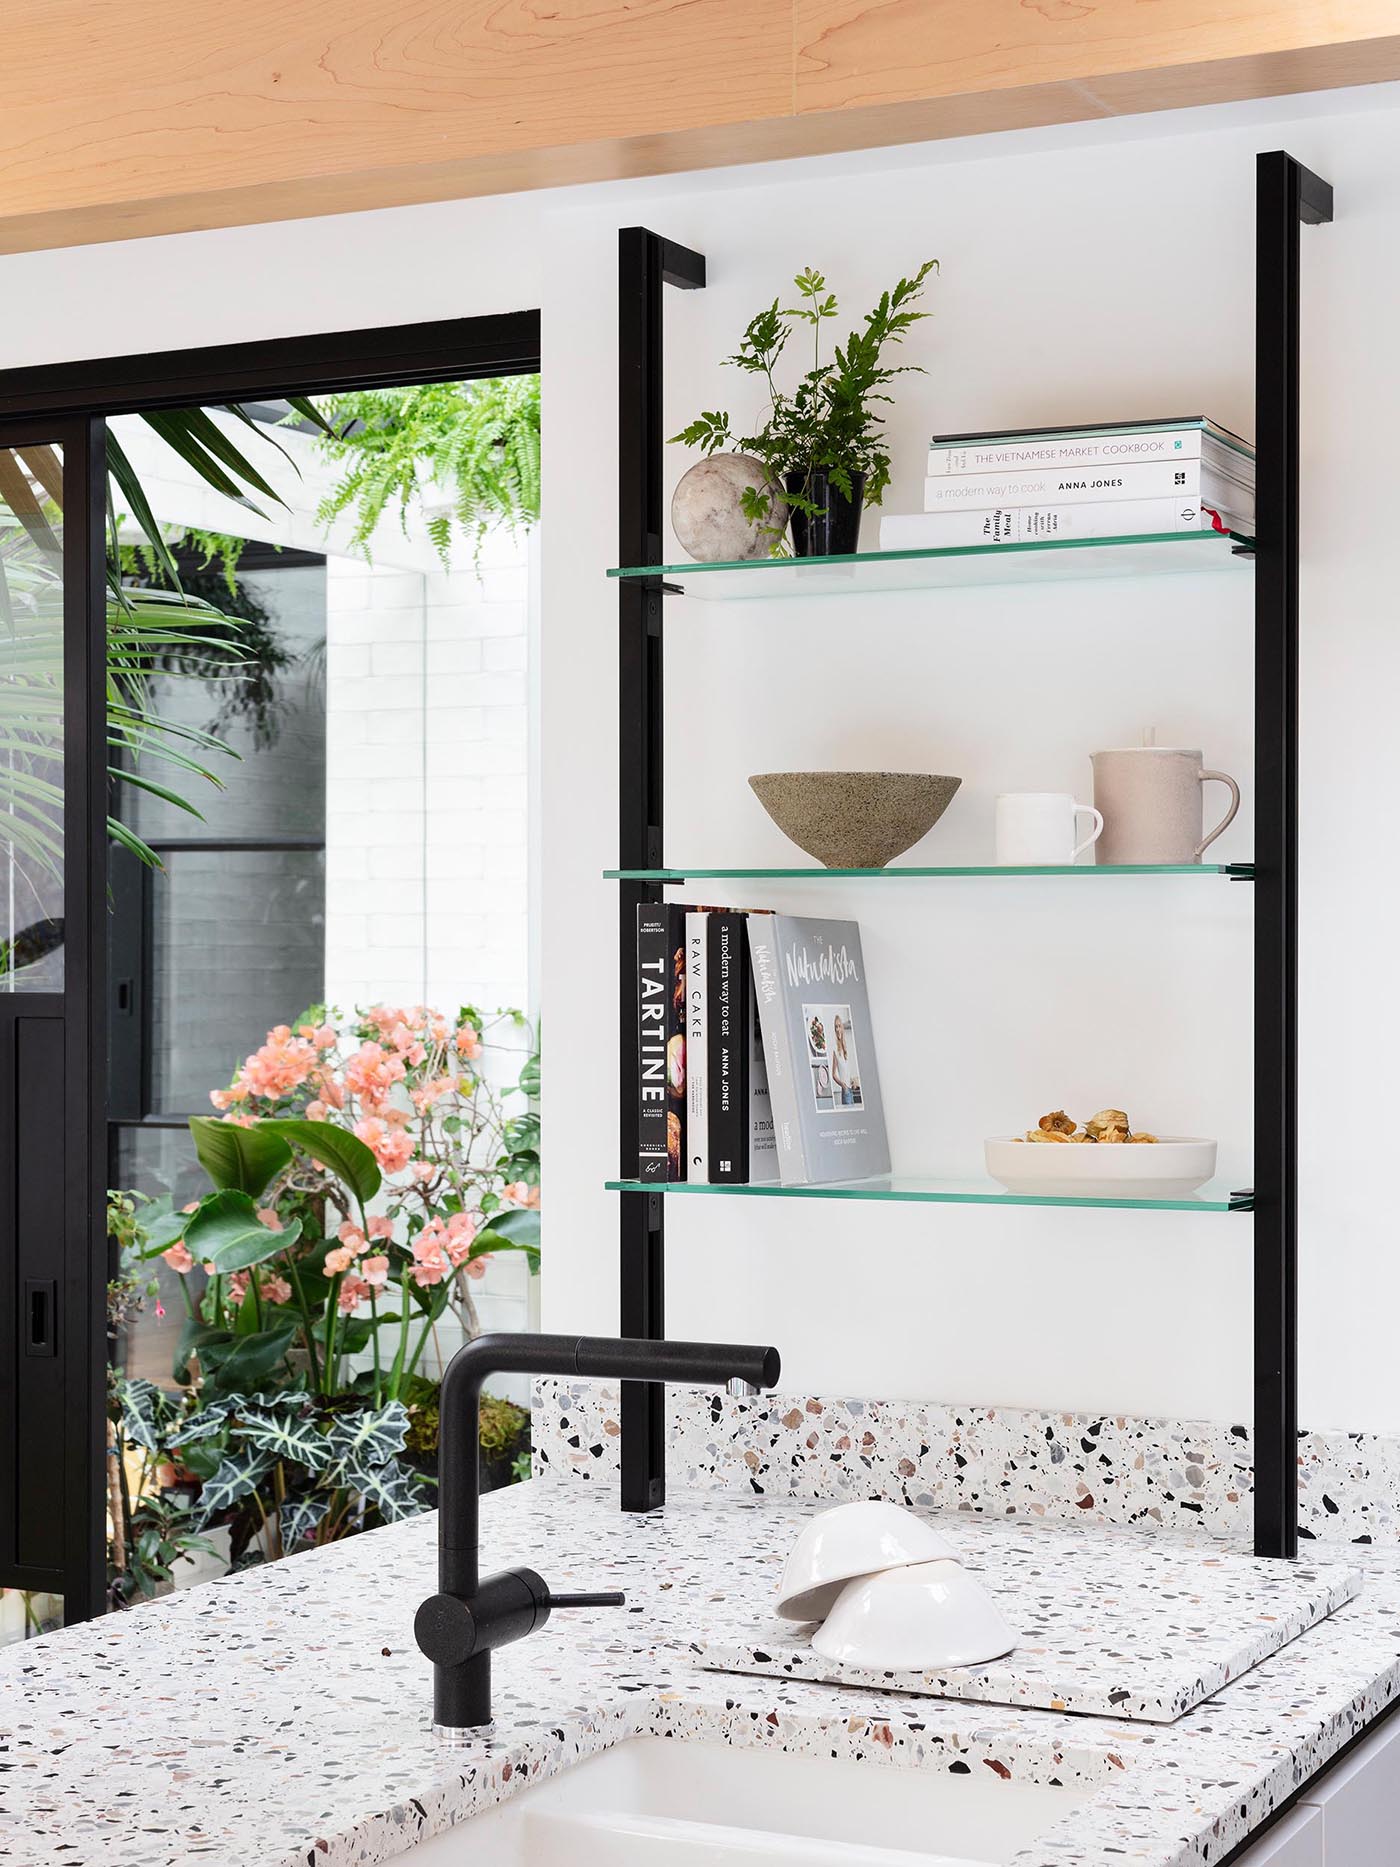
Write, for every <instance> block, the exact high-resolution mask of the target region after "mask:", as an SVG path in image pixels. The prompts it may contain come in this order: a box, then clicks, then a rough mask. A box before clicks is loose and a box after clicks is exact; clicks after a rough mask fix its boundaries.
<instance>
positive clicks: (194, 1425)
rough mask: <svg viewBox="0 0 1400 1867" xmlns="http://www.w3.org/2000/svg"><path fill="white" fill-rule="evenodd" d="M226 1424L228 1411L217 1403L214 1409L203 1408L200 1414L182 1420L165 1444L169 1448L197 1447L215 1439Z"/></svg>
mask: <svg viewBox="0 0 1400 1867" xmlns="http://www.w3.org/2000/svg"><path fill="white" fill-rule="evenodd" d="M226 1424H227V1417H226V1409H225V1408H224V1407H223V1405H222V1404H221V1403H219V1402H217V1401H216V1402H215V1404H214V1405H213V1406H212V1407H202V1408H201V1409H200V1411H199V1412H198V1413H192V1414H190V1416H189V1418H188V1419H185V1420H182V1421H181V1422H180V1424H179V1425H178V1426H177V1427H176V1428H175V1430H174V1431H173V1432H171V1433H167V1434H166V1437H165V1443H166V1445H168V1446H193V1445H197V1444H198V1443H199V1442H200V1441H201V1440H203V1439H213V1438H215V1437H216V1436H217V1435H218V1434H219V1433H221V1432H222V1431H223V1430H224V1427H225V1425H226Z"/></svg>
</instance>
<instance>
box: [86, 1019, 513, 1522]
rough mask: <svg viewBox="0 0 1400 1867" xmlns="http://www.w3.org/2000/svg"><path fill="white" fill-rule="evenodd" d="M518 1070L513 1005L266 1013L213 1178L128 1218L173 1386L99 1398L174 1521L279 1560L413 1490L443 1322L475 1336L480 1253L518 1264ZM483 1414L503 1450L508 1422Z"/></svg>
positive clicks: (216, 1147) (509, 1413)
mask: <svg viewBox="0 0 1400 1867" xmlns="http://www.w3.org/2000/svg"><path fill="white" fill-rule="evenodd" d="M507 1039H508V1040H510V1041H508V1042H506V1041H502V1040H507ZM510 1077H513V1078H514V1080H507V1079H508V1078H510ZM538 1085H539V1066H538V1056H537V1053H536V1052H535V1050H534V1048H533V1037H532V1034H531V1032H530V1030H529V1026H528V1024H527V1022H526V1020H525V1019H524V1018H523V1017H522V1016H521V1014H519V1013H517V1012H504V1013H500V1014H497V1015H496V1016H495V1017H493V1018H486V1017H483V1015H482V1014H481V1013H479V1012H478V1011H476V1010H475V1009H474V1008H472V1007H463V1008H462V1009H460V1010H459V1011H457V1012H456V1013H455V1014H453V1015H451V1016H447V1015H444V1014H443V1013H440V1012H437V1011H434V1010H432V1009H430V1008H427V1007H424V1006H412V1007H395V1006H384V1005H378V1006H373V1007H370V1008H368V1009H365V1010H362V1011H359V1012H356V1013H355V1014H354V1016H353V1017H352V1018H351V1019H350V1020H349V1021H348V1023H345V1024H344V1025H342V1022H341V1020H340V1019H339V1018H338V1016H336V1015H335V1014H328V1013H326V1012H325V1011H323V1010H322V1009H320V1008H317V1009H316V1010H313V1011H312V1012H310V1013H308V1014H307V1015H306V1016H305V1017H304V1018H303V1019H301V1020H300V1021H299V1022H298V1023H297V1025H296V1026H295V1027H292V1026H288V1025H279V1026H278V1027H277V1028H276V1029H274V1030H272V1031H270V1032H269V1033H268V1035H267V1040H266V1042H265V1043H264V1044H263V1045H262V1046H260V1048H259V1049H258V1050H256V1051H254V1052H253V1053H252V1055H251V1056H249V1057H248V1058H246V1059H245V1061H244V1063H243V1065H242V1066H241V1067H240V1069H239V1070H238V1071H237V1072H236V1074H235V1076H234V1078H233V1081H232V1082H231V1083H230V1084H229V1086H228V1087H227V1088H224V1089H219V1090H215V1091H214V1092H213V1096H212V1100H213V1101H214V1103H215V1105H216V1107H217V1108H218V1109H219V1110H220V1115H219V1116H215V1117H196V1118H194V1119H193V1120H192V1121H191V1123H190V1127H191V1130H192V1132H193V1135H194V1141H195V1147H196V1149H197V1152H198V1155H199V1159H200V1161H201V1163H202V1165H203V1166H204V1169H205V1171H206V1172H207V1174H208V1176H209V1179H210V1181H211V1190H210V1192H209V1193H208V1194H207V1195H206V1196H205V1197H204V1198H203V1199H201V1200H200V1201H199V1202H198V1203H197V1204H196V1205H195V1206H194V1207H193V1208H192V1209H187V1210H186V1211H183V1212H180V1213H173V1212H171V1211H170V1210H169V1208H168V1205H166V1204H165V1203H163V1202H152V1203H150V1204H149V1205H146V1206H144V1207H143V1208H142V1209H141V1210H140V1212H139V1214H138V1222H139V1228H140V1231H141V1235H142V1242H141V1244H140V1247H139V1250H138V1251H137V1252H136V1253H135V1256H136V1258H137V1259H138V1260H140V1261H144V1262H149V1261H150V1260H151V1259H152V1258H154V1257H155V1256H157V1255H159V1256H161V1257H163V1258H164V1260H165V1261H166V1263H167V1264H169V1265H170V1266H171V1267H172V1268H173V1269H174V1270H175V1271H176V1272H177V1273H178V1274H179V1275H180V1279H181V1289H182V1291H183V1293H184V1300H185V1303H186V1309H187V1314H186V1318H185V1321H184V1325H183V1328H182V1331H181V1335H180V1339H179V1345H178V1348H177V1351H176V1357H175V1368H174V1377H175V1380H176V1382H177V1383H178V1386H179V1390H180V1391H179V1392H178V1393H175V1394H172V1393H170V1392H167V1391H165V1390H161V1389H157V1388H155V1387H154V1386H153V1385H152V1384H150V1383H145V1382H130V1381H128V1382H124V1383H119V1385H118V1389H117V1392H116V1395H115V1398H114V1409H113V1410H114V1416H115V1425H116V1426H117V1428H118V1429H119V1430H120V1431H121V1432H122V1434H123V1436H124V1437H125V1439H126V1440H127V1441H128V1442H130V1443H133V1444H135V1445H136V1446H138V1447H140V1448H142V1449H143V1450H149V1451H150V1452H151V1453H152V1454H153V1455H157V1456H158V1457H159V1459H160V1460H161V1461H163V1462H164V1463H165V1465H166V1466H167V1467H168V1470H167V1472H166V1478H167V1483H166V1486H165V1489H166V1490H167V1491H175V1492H178V1491H179V1490H180V1489H181V1487H182V1486H183V1487H184V1488H185V1489H186V1490H187V1491H188V1493H189V1494H190V1495H191V1497H192V1498H193V1506H192V1509H191V1510H190V1512H189V1514H188V1516H187V1517H186V1518H183V1519H181V1520H180V1521H181V1524H182V1525H183V1526H187V1528H188V1531H189V1532H190V1533H192V1534H196V1535H197V1534H198V1533H200V1532H201V1531H202V1530H203V1529H204V1528H205V1527H206V1526H208V1525H209V1524H211V1523H214V1522H230V1523H231V1524H232V1525H233V1531H234V1535H233V1551H234V1555H235V1557H237V1556H238V1555H240V1554H241V1553H242V1552H244V1551H245V1550H248V1549H250V1548H251V1549H252V1550H253V1551H254V1552H255V1553H258V1554H261V1555H265V1556H276V1555H279V1554H281V1553H283V1552H285V1551H287V1550H290V1549H292V1548H293V1547H295V1546H296V1545H298V1544H300V1543H303V1542H306V1541H308V1540H311V1541H316V1542H328V1541H331V1540H333V1539H334V1538H336V1537H339V1536H343V1535H345V1534H346V1533H347V1532H349V1531H352V1530H355V1529H359V1528H362V1527H366V1526H368V1525H370V1524H374V1523H383V1522H392V1521H395V1520H396V1519H398V1518H400V1517H403V1516H407V1515H411V1514H413V1513H414V1512H415V1511H418V1510H421V1509H423V1508H424V1507H425V1506H426V1505H427V1504H429V1503H430V1502H431V1498H432V1471H433V1466H434V1464H435V1452H436V1420H437V1411H436V1396H437V1375H438V1371H439V1359H440V1358H439V1357H438V1356H437V1355H436V1354H435V1353H433V1352H431V1351H432V1347H433V1344H434V1339H435V1335H436V1333H437V1332H438V1329H439V1326H440V1325H441V1324H442V1323H443V1322H444V1319H450V1320H451V1321H453V1322H454V1323H455V1324H456V1325H457V1328H458V1329H460V1331H461V1332H462V1334H464V1335H465V1336H467V1337H470V1336H473V1335H475V1334H477V1333H478V1332H479V1323H478V1318H477V1313H476V1307H475V1303H474V1301H473V1296H472V1286H473V1284H474V1282H475V1281H476V1280H477V1279H478V1278H479V1277H480V1276H481V1275H482V1274H483V1272H484V1270H485V1267H486V1262H487V1260H488V1259H489V1258H490V1257H491V1256H493V1255H495V1254H496V1253H499V1252H505V1251H518V1252H522V1253H524V1254H525V1256H526V1258H527V1259H528V1261H529V1263H530V1265H531V1268H532V1269H533V1268H534V1267H535V1266H536V1265H537V1263H538V1253H539V1230H540V1217H539V1210H538V1208H539V1118H538V1115H537V1113H536V1112H535V1100H536V1097H537V1093H538ZM201 1274H202V1275H201ZM201 1281H202V1288H200V1289H196V1285H197V1284H199V1283H200V1282H201ZM454 1336H455V1331H454ZM500 1407H501V1408H505V1409H506V1412H505V1413H501V1412H500V1410H499V1408H498V1410H497V1414H496V1415H493V1416H491V1421H490V1424H491V1429H492V1431H493V1433H494V1435H495V1438H496V1441H497V1442H498V1443H496V1444H494V1445H493V1447H492V1448H491V1450H492V1451H494V1452H495V1453H497V1454H498V1455H504V1454H505V1453H507V1452H510V1451H511V1447H510V1446H509V1444H508V1443H507V1442H508V1441H509V1439H510V1428H511V1426H512V1425H513V1426H514V1429H515V1433H516V1435H517V1437H518V1435H519V1431H520V1428H521V1427H522V1426H523V1424H524V1419H525V1416H524V1415H523V1413H522V1412H521V1410H520V1409H518V1408H510V1407H509V1404H508V1403H504V1402H502V1403H500ZM509 1462H510V1461H509V1460H508V1459H507V1461H506V1463H507V1465H508V1464H509Z"/></svg>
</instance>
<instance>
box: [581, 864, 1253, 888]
mask: <svg viewBox="0 0 1400 1867" xmlns="http://www.w3.org/2000/svg"><path fill="white" fill-rule="evenodd" d="M983 875H986V876H992V875H1228V876H1229V877H1230V879H1231V881H1235V882H1252V881H1253V880H1254V864H1253V863H1252V862H1193V863H1180V864H1171V863H1152V864H1147V863H1112V862H1099V863H1094V862H1088V863H1084V862H1076V863H1048V862H1043V863H1039V864H1037V865H1036V867H1034V868H1021V867H1018V866H1016V865H1014V864H1006V865H1001V864H998V865H997V866H996V867H994V868H992V867H985V868H943V869H916V868H909V867H907V866H904V865H901V864H900V863H896V862H892V863H891V864H890V865H889V867H888V868H884V869H822V868H817V867H815V866H813V865H811V864H809V865H808V866H807V867H806V868H804V869H692V868H684V869H604V871H603V879H604V881H607V882H663V883H669V882H697V881H704V882H761V881H802V880H811V879H813V878H815V877H826V878H830V877H833V876H835V877H836V878H838V879H841V878H845V879H851V878H855V877H858V878H859V879H860V880H861V881H875V880H886V881H899V880H901V879H903V880H908V879H909V878H911V877H913V878H916V879H917V878H919V877H922V878H924V879H925V880H927V879H929V878H931V877H935V876H951V877H954V878H956V877H958V876H983Z"/></svg>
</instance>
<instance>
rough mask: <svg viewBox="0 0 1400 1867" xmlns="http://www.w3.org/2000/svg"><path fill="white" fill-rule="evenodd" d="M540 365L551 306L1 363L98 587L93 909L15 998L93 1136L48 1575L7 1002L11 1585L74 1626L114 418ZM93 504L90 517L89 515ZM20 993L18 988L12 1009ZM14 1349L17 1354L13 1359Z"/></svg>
mask: <svg viewBox="0 0 1400 1867" xmlns="http://www.w3.org/2000/svg"><path fill="white" fill-rule="evenodd" d="M540 363H541V358H540V317H539V312H538V311H536V310H528V311H513V312H502V313H495V314H490V315H486V316H482V317H473V318H451V319H439V320H436V321H433V322H430V323H422V324H402V325H386V326H382V327H379V328H375V329H370V330H359V331H331V332H323V333H320V334H318V335H313V336H306V337H288V338H275V339H270V340H264V341H259V342H256V343H248V344H215V345H210V346H208V347H206V348H204V349H193V350H170V351H165V352H160V353H153V354H150V355H141V356H123V357H96V358H91V359H89V360H87V361H84V362H78V363H55V364H39V365H36V366H32V367H29V368H25V369H18V370H8V371H3V372H0V444H6V445H8V444H9V443H10V441H11V439H12V438H14V437H19V438H21V439H23V440H24V441H39V440H45V441H48V442H50V443H53V442H61V443H62V444H63V446H64V450H65V452H64V460H65V486H66V488H67V487H68V486H70V485H71V489H72V490H71V492H69V494H68V499H67V501H66V505H67V506H68V509H67V510H66V511H65V520H66V523H65V527H64V576H65V591H71V592H72V596H73V601H74V604H75V609H74V610H72V611H66V615H65V620H66V621H67V620H68V619H69V618H71V616H72V615H73V614H74V613H76V605H77V602H78V600H79V595H80V593H81V599H82V604H83V615H84V619H85V625H86V626H84V627H82V628H76V627H66V630H65V691H66V692H67V693H68V694H69V695H70V696H72V695H81V696H82V702H81V704H75V705H72V706H70V707H69V709H68V712H67V715H66V723H65V740H64V758H65V776H66V796H65V809H64V826H65V827H64V839H65V873H66V876H67V877H73V878H79V877H80V878H81V884H82V885H81V889H80V890H75V891H74V895H73V901H74V905H75V906H76V907H77V908H78V910H79V911H78V912H77V913H75V914H74V915H72V916H71V917H70V924H69V925H68V926H67V927H66V928H65V935H66V940H65V948H66V953H65V964H66V971H65V978H66V980H67V989H66V991H65V993H64V994H63V995H62V996H61V997H60V996H59V995H57V994H50V995H42V1002H40V1001H41V995H40V994H38V993H34V994H15V995H14V1003H15V1004H18V1005H20V1006H21V1008H22V1009H24V1010H27V1011H29V1012H30V1013H31V1015H32V1016H34V1017H36V1018H37V1017H40V1016H47V1017H50V1018H52V1017H54V1016H63V1014H64V1013H65V1012H66V1014H67V1015H66V1016H64V1036H63V1044H64V1092H63V1094H64V1128H65V1131H66V1133H67V1134H68V1135H69V1136H73V1137H80V1138H81V1146H77V1147H73V1146H72V1145H70V1148H69V1155H68V1158H67V1160H66V1161H63V1160H60V1161H59V1163H58V1166H57V1168H56V1172H57V1175H58V1176H59V1178H60V1180H61V1182H62V1184H63V1188H64V1200H65V1224H64V1232H65V1251H64V1258H63V1269H62V1274H61V1292H60V1294H61V1303H60V1306H59V1315H58V1324H57V1327H58V1340H59V1343H60V1344H61V1348H62V1352H61V1355H60V1357H59V1358H58V1359H59V1362H60V1364H61V1390H62V1398H61V1405H60V1406H59V1408H58V1409H57V1413H58V1417H59V1418H60V1419H61V1422H62V1432H63V1442H64V1465H63V1471H64V1476H63V1481H62V1499H61V1512H62V1521H63V1538H62V1560H61V1563H58V1564H55V1565H53V1566H49V1565H48V1564H45V1565H43V1566H42V1567H41V1566H36V1565H32V1564H31V1565H21V1564H19V1563H18V1561H17V1560H16V1538H17V1534H18V1527H19V1525H20V1523H21V1521H22V1520H23V1519H24V1518H25V1516H26V1514H27V1513H47V1514H48V1515H49V1516H50V1517H51V1516H52V1514H53V1513H54V1511H55V1509H56V1508H57V1507H58V1506H59V1502H60V1500H58V1499H56V1498H55V1497H54V1496H53V1488H52V1484H51V1482H49V1483H44V1484H41V1483H38V1482H36V1478H37V1473H36V1471H35V1468H34V1467H33V1466H32V1465H29V1466H26V1467H25V1468H24V1469H25V1471H27V1472H28V1473H29V1474H30V1476H29V1477H28V1479H27V1480H26V1481H25V1482H24V1484H23V1485H22V1484H21V1464H20V1461H19V1459H18V1457H17V1454H18V1451H19V1445H20V1437H19V1435H20V1427H19V1422H20V1420H21V1418H22V1416H23V1411H24V1409H23V1401H24V1396H25V1393H26V1390H27V1389H29V1388H31V1387H33V1388H37V1389H40V1390H42V1393H43V1404H44V1405H46V1406H49V1405H51V1404H52V1401H53V1395H52V1393H51V1392H50V1391H49V1388H50V1387H51V1386H52V1384H53V1370H51V1369H44V1368H43V1366H42V1363H41V1362H40V1361H38V1360H36V1359H34V1358H32V1357H29V1356H26V1355H24V1354H21V1353H19V1352H18V1350H19V1346H20V1333H21V1323H22V1319H21V1316H20V1309H21V1302H20V1296H21V1291H20V1283H21V1273H20V1269H19V1257H20V1253H19V1251H18V1250H17V1249H16V1248H15V1247H16V1246H17V1245H18V1244H19V1242H20V1241H19V1238H18V1225H17V1216H16V1210H15V1204H14V1202H15V1197H16V1176H15V1165H16V1163H15V1118H16V1116H17V1114H18V1111H19V1110H20V1109H21V1108H22V1107H23V1106H24V1104H25V1102H26V1099H27V1098H26V1084H25V1081H24V1080H23V1077H22V1075H21V1073H20V1072H19V1071H18V1069H17V1068H16V1067H15V1065H14V1062H13V1059H14V1058H15V1056H16V1050H15V1045H14V1041H13V1029H12V1026H13V1014H11V1013H10V1012H8V1011H7V1010H6V1009H5V1007H4V1004H3V1002H0V1586H8V1587H18V1588H40V1589H45V1590H47V1591H50V1592H52V1593H54V1594H61V1595H62V1596H63V1598H64V1619H65V1621H67V1622H73V1621H78V1620H84V1619H87V1618H88V1617H89V1616H91V1615H93V1614H97V1613H100V1612H101V1611H102V1609H103V1607H104V1605H105V1601H106V1528H105V1524H106V1483H105V1480H106V1447H107V1432H106V1385H107V1332H106V1319H107V1304H106V1285H107V1277H108V1274H109V1267H108V1259H107V1238H106V1173H107V1147H106V1123H107V1106H106V1074H107V1073H106V1069H105V1067H104V1063H105V1056H106V1046H107V1028H106V1026H107V1018H106V1013H107V1005H106V921H107V911H106V900H107V842H106V836H105V825H106V817H107V777H106V767H107V760H106V757H105V753H104V752H103V748H104V746H105V741H106V689H105V666H106V654H105V650H106V642H105V624H106V570H105V547H104V540H103V514H104V506H105V491H106V458H105V456H106V436H105V421H106V418H107V417H108V416H112V415H128V414H139V413H140V412H141V411H143V410H145V409H157V408H182V407H200V406H222V405H226V404H228V403H231V402H255V401H276V400H279V399H282V398H284V397H286V396H289V395H301V396H305V395H311V396H314V395H327V394H331V393H334V392H336V391H341V390H352V389H374V388H393V387H397V386H399V385H408V384H412V383H422V382H454V381H459V382H460V381H469V380H472V379H474V378H480V377H488V376H523V375H533V374H535V373H537V372H538V371H539V369H540ZM70 464H71V468H72V479H71V482H70V481H69V479H68V474H69V467H70ZM74 494H78V495H79V498H77V499H75V498H74V497H73V495H74ZM84 496H85V502H86V515H87V520H88V522H87V523H86V524H83V523H73V522H72V520H73V519H74V517H75V516H76V513H77V511H78V508H79V505H80V502H81V500H82V498H83V497H84ZM94 752H96V755H94ZM7 996H9V995H3V994H0V1001H3V999H4V998H5V997H7ZM26 998H27V999H28V1000H29V1003H28V1004H27V1005H26V1004H24V1000H25V999H26ZM6 1345H13V1347H14V1349H15V1351H16V1352H15V1353H14V1354H12V1355H11V1354H9V1353H5V1352H3V1351H4V1348H5V1346H6ZM35 1368H40V1369H41V1371H42V1372H46V1373H48V1374H49V1376H50V1380H49V1383H48V1384H47V1385H45V1384H44V1383H42V1382H38V1381H36V1378H35V1376H34V1372H33V1371H34V1369H35ZM34 1397H35V1399H38V1398H39V1394H38V1392H36V1393H35V1395H34Z"/></svg>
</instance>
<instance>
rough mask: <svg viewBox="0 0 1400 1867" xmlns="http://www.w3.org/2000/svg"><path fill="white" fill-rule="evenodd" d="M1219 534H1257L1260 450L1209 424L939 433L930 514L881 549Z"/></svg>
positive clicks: (897, 530) (919, 515) (883, 525)
mask: <svg viewBox="0 0 1400 1867" xmlns="http://www.w3.org/2000/svg"><path fill="white" fill-rule="evenodd" d="M1194 531H1218V532H1239V533H1242V534H1244V535H1245V536H1246V537H1253V535H1254V449H1253V448H1252V447H1251V446H1250V445H1249V443H1248V442H1247V441H1242V440H1241V439H1240V437H1239V436H1238V435H1237V434H1231V433H1230V431H1229V429H1228V428H1222V427H1220V426H1219V424H1218V423H1216V422H1213V421H1209V420H1207V418H1206V417H1205V416H1204V415H1180V416H1175V417H1167V418H1165V419H1162V420H1159V421H1128V422H1111V423H1108V424H1106V425H1104V426H1103V427H1087V428H1025V429H1022V430H1020V431H1019V432H1017V433H1014V434H949V435H935V436H934V438H933V440H932V441H930V442H929V450H928V476H927V478H926V479H925V481H924V510H923V511H922V512H911V513H904V514H898V513H896V514H892V515H891V516H890V517H888V518H885V519H882V520H881V521H880V549H881V550H882V551H915V550H938V549H943V548H947V547H953V546H965V545H1002V544H1032V543H1034V542H1036V541H1037V540H1044V539H1053V538H1063V539H1080V538H1125V537H1136V536H1141V535H1142V534H1144V533H1158V532H1194Z"/></svg>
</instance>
